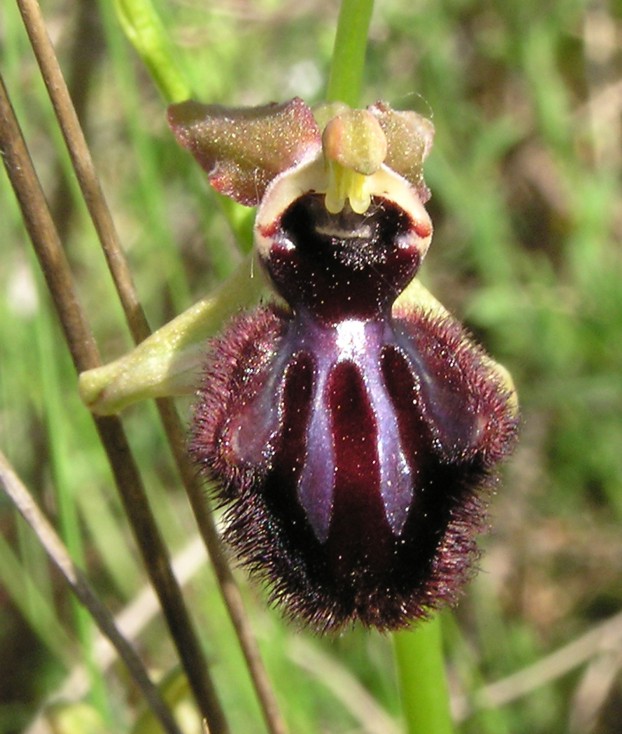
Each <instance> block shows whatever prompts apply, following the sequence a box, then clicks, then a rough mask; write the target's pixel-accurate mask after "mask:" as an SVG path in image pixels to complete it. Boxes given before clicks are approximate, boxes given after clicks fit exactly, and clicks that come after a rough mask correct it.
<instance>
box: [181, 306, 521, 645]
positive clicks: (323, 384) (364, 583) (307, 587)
mask: <svg viewBox="0 0 622 734" xmlns="http://www.w3.org/2000/svg"><path fill="white" fill-rule="evenodd" d="M349 328H350V329H351V331H350V337H351V339H352V340H353V341H356V340H357V339H358V340H359V343H358V344H351V345H348V344H345V345H344V343H343V341H344V335H343V333H341V335H339V334H338V333H337V329H336V328H335V325H324V326H321V325H319V324H318V322H317V321H316V320H312V322H306V321H305V317H304V316H303V315H301V314H300V313H299V314H298V315H296V316H292V315H290V314H289V313H287V312H285V311H282V310H280V309H277V308H275V307H265V308H261V309H258V310H256V311H254V312H251V313H248V314H243V315H241V316H239V317H238V318H237V319H235V320H234V321H233V322H232V323H231V325H230V326H229V328H228V329H227V330H226V331H225V332H224V334H223V335H222V336H221V337H219V338H217V339H215V340H214V342H213V343H212V346H211V351H210V355H209V358H208V361H207V366H206V370H205V375H204V379H203V381H202V385H201V388H200V390H199V399H198V402H197V405H196V410H195V420H194V426H193V429H192V437H191V453H192V455H193V457H194V459H195V460H196V461H197V462H198V463H199V464H200V465H201V466H202V467H203V469H204V471H205V474H206V475H207V477H209V478H210V479H212V480H214V485H213V486H214V490H213V491H214V493H215V496H216V497H217V499H218V500H219V502H220V503H221V504H222V505H223V506H224V508H225V516H224V519H225V526H226V540H227V541H228V543H229V544H230V545H231V547H232V548H233V550H234V552H235V553H236V555H237V557H238V558H239V559H240V560H241V561H242V562H243V563H244V564H245V565H246V566H247V567H248V568H249V569H250V570H251V572H252V573H253V574H254V575H255V576H257V577H259V578H260V579H261V580H262V581H264V582H266V584H267V586H268V587H269V591H270V598H271V601H272V602H274V603H276V604H277V605H278V606H280V607H281V608H282V609H283V611H284V613H285V614H286V616H288V617H290V618H291V619H293V620H296V621H302V622H304V623H308V624H309V625H310V626H311V627H313V628H314V629H316V630H317V631H328V630H337V629H339V628H342V627H344V626H347V625H350V624H352V623H354V622H357V621H358V622H361V623H362V624H363V625H365V626H370V627H376V628H379V629H382V630H389V629H397V628H400V627H404V626H407V625H408V624H409V623H410V622H411V621H412V620H413V619H416V618H422V617H425V616H426V615H427V614H428V613H429V612H430V611H431V610H434V609H436V608H438V607H439V606H441V605H443V604H446V603H451V602H453V601H455V599H456V596H457V594H458V592H459V590H460V588H461V587H462V585H463V583H464V581H465V580H466V579H467V578H468V576H469V574H470V570H471V569H472V566H473V561H474V559H475V558H476V555H477V550H476V545H475V540H474V538H475V536H476V534H477V533H478V532H480V531H481V530H482V529H483V528H484V525H485V508H486V504H487V499H488V497H489V495H490V488H491V487H492V485H493V483H494V476H493V473H492V469H493V467H494V465H495V464H496V463H497V462H498V461H499V460H500V459H501V458H502V457H503V456H505V455H506V454H507V453H508V452H509V450H510V448H511V445H512V444H513V441H514V438H515V434H516V429H517V418H516V411H515V408H514V406H513V405H512V402H511V401H512V398H511V396H510V393H509V392H508V391H507V389H506V388H505V386H503V385H501V384H500V381H499V377H498V375H497V373H496V372H494V371H493V368H492V367H491V363H490V361H489V360H488V359H487V357H486V356H485V355H484V353H483V352H482V351H481V349H480V348H479V347H477V346H476V345H475V344H474V343H473V342H472V341H471V340H470V339H469V337H468V335H467V334H466V332H465V330H464V329H463V328H462V326H461V325H460V324H459V323H458V322H457V321H455V320H453V319H451V318H449V317H443V318H439V317H436V316H430V315H427V314H425V313H423V312H421V311H417V310H414V311H412V310H409V311H408V312H404V313H402V314H400V313H399V312H398V313H397V314H394V315H393V317H390V316H389V317H387V316H385V317H384V318H382V319H376V320H373V319H372V320H370V321H366V322H364V325H363V322H361V323H359V324H358V325H356V324H355V325H354V326H352V323H350V326H349ZM339 339H341V343H339ZM346 341H347V340H346ZM348 350H350V351H348Z"/></svg>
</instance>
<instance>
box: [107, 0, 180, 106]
mask: <svg viewBox="0 0 622 734" xmlns="http://www.w3.org/2000/svg"><path fill="white" fill-rule="evenodd" d="M114 6H115V10H116V11H117V17H118V18H119V22H120V23H121V26H122V28H123V30H124V31H125V35H126V36H127V37H128V38H129V40H130V41H131V42H132V44H133V46H134V48H135V49H136V51H137V52H138V54H139V56H140V57H141V58H142V60H143V62H144V64H145V66H146V67H147V68H148V69H149V71H150V72H151V75H152V76H153V79H154V81H155V83H156V84H157V86H158V89H159V90H160V92H161V93H162V95H163V96H164V97H165V98H166V99H167V100H170V101H172V102H181V101H183V100H184V99H188V98H189V97H190V96H191V95H190V85H189V84H188V81H187V79H186V78H185V75H184V73H183V71H182V69H181V66H180V64H179V63H178V59H177V56H176V54H175V53H174V46H173V44H172V43H171V41H170V39H169V37H168V34H167V32H166V29H165V27H164V24H163V23H162V20H161V19H160V17H159V15H158V14H157V12H156V9H155V8H154V7H153V5H152V3H151V2H150V0H115V2H114Z"/></svg>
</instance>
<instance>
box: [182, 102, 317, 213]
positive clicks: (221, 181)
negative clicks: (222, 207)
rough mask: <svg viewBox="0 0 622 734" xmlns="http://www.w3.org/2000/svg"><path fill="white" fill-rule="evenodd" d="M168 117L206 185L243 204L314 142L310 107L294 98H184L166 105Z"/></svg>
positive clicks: (258, 194)
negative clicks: (245, 103) (214, 101)
mask: <svg viewBox="0 0 622 734" xmlns="http://www.w3.org/2000/svg"><path fill="white" fill-rule="evenodd" d="M168 120H169V124H170V126H171V128H172V130H173V132H174V133H175V137H176V138H177V140H178V141H179V143H180V144H181V145H183V146H184V148H187V149H188V150H189V151H190V152H191V153H192V155H193V156H194V157H195V158H196V159H197V161H198V162H199V163H200V164H201V166H202V167H203V168H204V169H205V170H206V171H207V173H208V176H209V180H210V183H211V184H212V186H213V187H214V188H215V189H216V190H217V191H219V192H220V193H221V194H224V195H225V196H229V197H231V198H232V199H235V201H237V202H239V203H241V204H245V205H246V206H255V205H256V204H258V203H259V202H260V201H261V199H262V198H263V195H264V193H265V190H266V187H267V186H268V184H269V183H270V182H271V181H272V179H273V178H274V177H275V176H277V175H278V174H279V173H281V172H282V171H284V170H286V169H287V168H291V167H293V166H295V165H296V164H297V163H299V162H300V161H302V160H303V159H304V158H305V157H308V155H309V153H310V152H311V153H313V152H315V151H316V150H317V149H318V147H319V144H320V130H319V128H318V126H317V123H316V122H315V118H314V117H313V112H312V111H311V109H310V108H309V107H308V106H307V105H306V104H305V103H304V102H303V101H302V100H301V99H299V98H297V97H295V98H294V99H292V100H290V101H289V102H285V103H284V104H269V105H265V106H263V107H250V108H231V107H221V106H220V105H204V104H201V103H199V102H194V101H192V100H189V101H187V102H181V103H179V104H175V105H171V107H169V112H168Z"/></svg>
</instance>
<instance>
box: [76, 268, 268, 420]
mask: <svg viewBox="0 0 622 734" xmlns="http://www.w3.org/2000/svg"><path fill="white" fill-rule="evenodd" d="M264 287H265V283H264V280H263V278H262V277H261V274H260V273H257V272H255V273H254V272H253V266H252V262H251V259H250V257H249V258H246V259H245V260H244V261H243V262H242V264H241V265H240V266H239V267H238V269H237V271H236V272H235V273H233V274H232V275H231V276H230V277H229V278H228V280H226V281H224V282H223V283H222V284H221V285H220V287H219V288H218V289H216V291H215V292H214V293H212V294H210V295H209V296H207V297H206V298H203V299H202V300H201V301H199V302H198V303H195V304H194V306H191V307H190V308H189V309H187V310H186V311H184V312H183V313H182V314H180V315H179V316H177V318H175V319H173V320H172V321H170V322H169V323H168V324H166V325H165V326H163V327H162V328H161V329H158V331H156V332H154V333H153V334H151V336H149V337H148V338H147V339H145V340H144V341H143V342H141V343H140V344H139V345H138V346H137V347H136V348H135V349H133V350H132V351H131V352H129V353H128V354H125V355H123V356H122V357H119V359H117V360H115V361H114V362H111V363H109V364H106V365H103V366H102V367H96V368H94V369H92V370H87V371H86V372H83V373H82V374H81V375H80V384H79V387H80V397H81V398H82V400H83V402H84V403H85V405H87V407H88V408H89V410H91V411H92V412H93V413H97V414H99V415H112V414H114V413H118V412H119V411H121V410H123V408H125V407H127V406H128V405H131V404H132V403H135V402H137V401H138V400H146V399H149V398H159V397H168V396H176V395H187V394H191V393H193V392H194V390H195V388H196V384H197V379H198V376H199V375H200V373H201V368H202V364H203V359H204V356H205V340H206V339H207V338H208V337H210V336H213V335H214V334H215V333H217V332H218V330H219V329H220V327H221V326H222V324H223V322H224V321H225V320H226V319H227V318H229V317H230V316H231V315H232V314H234V313H235V312H236V311H237V310H238V309H239V308H241V307H244V306H249V305H251V304H254V303H256V301H257V300H258V299H259V296H260V294H261V292H262V290H263V289H264Z"/></svg>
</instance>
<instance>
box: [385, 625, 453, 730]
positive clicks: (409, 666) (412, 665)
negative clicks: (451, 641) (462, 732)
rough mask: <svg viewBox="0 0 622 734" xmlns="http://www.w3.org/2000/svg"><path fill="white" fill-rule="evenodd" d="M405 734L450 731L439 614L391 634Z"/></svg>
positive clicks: (451, 728)
mask: <svg viewBox="0 0 622 734" xmlns="http://www.w3.org/2000/svg"><path fill="white" fill-rule="evenodd" d="M393 644H394V649H395V660H396V664H397V675H398V681H399V686H400V693H401V698H402V708H403V713H404V719H405V723H406V727H405V731H406V732H407V734H453V732H454V728H453V724H452V721H451V712H450V708H449V690H448V688H447V679H446V677H445V666H444V661H443V647H442V635H441V623H440V619H439V618H438V616H436V617H434V618H432V619H431V620H430V621H428V622H423V623H420V624H419V625H418V626H417V627H415V628H414V629H413V630H408V631H406V632H395V633H394V634H393Z"/></svg>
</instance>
